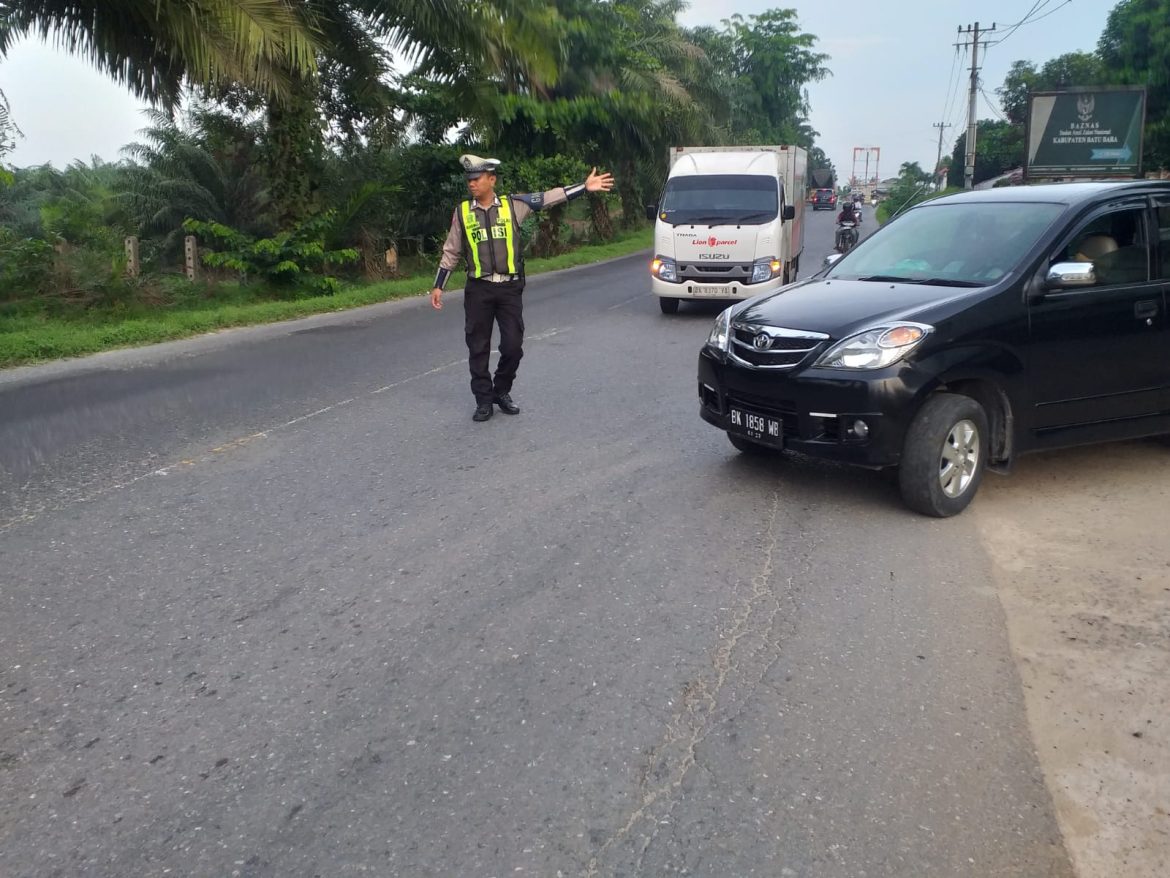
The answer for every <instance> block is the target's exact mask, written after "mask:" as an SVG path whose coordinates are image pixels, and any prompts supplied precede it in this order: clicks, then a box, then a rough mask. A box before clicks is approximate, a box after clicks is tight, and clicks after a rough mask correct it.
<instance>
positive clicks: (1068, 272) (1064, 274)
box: [1044, 262, 1097, 290]
mask: <svg viewBox="0 0 1170 878" xmlns="http://www.w3.org/2000/svg"><path fill="white" fill-rule="evenodd" d="M1096 284H1097V267H1096V266H1095V265H1093V263H1091V262H1057V263H1056V264H1055V265H1053V266H1052V267H1051V268H1049V269H1048V274H1046V275H1045V276H1044V289H1045V290H1076V289H1080V288H1082V287H1091V286H1095V285H1096Z"/></svg>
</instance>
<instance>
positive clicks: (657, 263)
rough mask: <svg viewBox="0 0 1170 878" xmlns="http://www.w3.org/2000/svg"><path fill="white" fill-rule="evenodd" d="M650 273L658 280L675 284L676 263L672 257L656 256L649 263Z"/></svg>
mask: <svg viewBox="0 0 1170 878" xmlns="http://www.w3.org/2000/svg"><path fill="white" fill-rule="evenodd" d="M650 273H651V274H652V275H654V276H655V277H656V278H658V279H659V280H664V281H666V282H667V283H672V284H676V283H678V282H679V280H678V265H677V263H675V261H674V260H673V259H663V258H661V257H659V258H656V259H655V260H654V261H653V262H651V263H650Z"/></svg>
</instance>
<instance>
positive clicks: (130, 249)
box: [126, 235, 142, 277]
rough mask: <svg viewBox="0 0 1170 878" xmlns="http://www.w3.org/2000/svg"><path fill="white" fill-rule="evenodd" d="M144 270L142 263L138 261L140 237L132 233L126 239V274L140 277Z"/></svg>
mask: <svg viewBox="0 0 1170 878" xmlns="http://www.w3.org/2000/svg"><path fill="white" fill-rule="evenodd" d="M141 271H142V263H140V262H139V261H138V237H137V236H136V235H130V236H129V237H128V238H127V239H126V276H127V277H138V275H139V274H140V273H141Z"/></svg>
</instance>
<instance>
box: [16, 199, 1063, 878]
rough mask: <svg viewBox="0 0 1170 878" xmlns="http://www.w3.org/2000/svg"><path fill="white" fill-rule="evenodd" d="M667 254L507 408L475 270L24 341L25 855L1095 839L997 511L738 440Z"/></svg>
mask: <svg viewBox="0 0 1170 878" xmlns="http://www.w3.org/2000/svg"><path fill="white" fill-rule="evenodd" d="M808 222H809V242H808V245H807V246H808V249H807V250H806V257H805V260H804V262H805V266H806V269H807V267H809V266H812V265H814V264H816V263H817V262H819V259H820V257H821V256H822V255H823V253H824V252H825V251H826V250H827V249H828V247H829V245H830V243H831V235H832V218H831V217H830V216H828V215H827V214H809V215H808ZM644 271H645V261H644V259H642V258H641V257H636V258H631V259H626V260H621V261H617V262H614V263H610V264H608V265H602V266H597V267H593V268H588V269H578V270H574V271H571V272H568V273H564V274H559V275H555V276H549V277H543V278H533V279H532V281H531V282H530V285H529V288H528V290H527V291H526V292H525V296H526V298H527V303H526V304H527V307H526V312H525V318H526V322H527V324H528V332H529V335H530V340H529V342H528V343H527V345H526V350H525V359H524V363H523V365H522V367H521V370H520V378H519V381H518V382H517V385H516V388H515V392H514V395H515V397H516V400H517V402H518V403H519V404H520V405H521V407H522V408H523V413H522V414H521V415H520V416H519V417H515V418H508V417H505V416H502V415H499V414H497V415H496V416H495V417H494V418H493V419H492V420H491V421H490V422H488V423H486V424H482V425H481V424H473V423H472V421H471V419H470V416H471V412H472V408H473V406H472V400H471V396H470V393H469V391H468V388H467V374H466V367H465V360H464V356H463V349H462V345H463V338H462V316H461V314H460V313H459V312H460V308H459V300H458V297H457V296H451V297H449V306H448V307H447V308H445V309H444V310H443V311H442V312H440V313H437V314H436V313H434V312H432V311H431V310H430V309H429V307H427V306H426V304H425V302H423V301H422V300H421V299H420V300H416V301H409V302H400V303H392V304H389V305H385V306H376V307H374V308H370V309H364V310H362V311H360V312H355V313H352V314H343V315H328V316H325V317H321V318H313V319H310V320H308V321H301V322H298V323H295V324H287V325H283V326H277V327H268V328H264V329H257V330H243V331H237V332H229V333H222V334H218V335H215V336H211V337H208V338H205V339H200V340H195V341H190V342H180V343H175V344H172V345H165V346H160V347H158V348H155V349H151V350H144V351H133V352H121V353H116V354H109V355H104V356H101V357H98V358H94V359H89V360H85V361H80V362H78V363H74V364H61V365H56V366H50V367H44V368H40V369H26V370H17V371H14V372H11V373H7V374H5V375H2V376H0V558H2V559H3V565H2V568H0V571H2V572H0V780H2V783H0V874H3V875H5V876H46V875H62V876H65V875H68V876H73V875H86V876H91V875H92V876H107V875H108V876H123V875H131V874H133V875H155V874H163V873H166V872H168V871H169V873H170V874H180V875H225V876H226V875H239V876H286V875H347V874H353V873H358V872H364V873H368V874H377V875H408V876H429V875H434V876H446V875H466V876H504V875H540V876H554V875H565V876H579V875H595V876H619V875H624V876H633V875H670V874H683V875H696V876H707V875H709V876H727V875H736V876H750V875H760V876H788V875H795V876H817V878H821V876H867V878H876V876H912V875H924V876H926V875H930V876H941V875H947V876H951V875H958V876H966V875H969V876H980V878H982V876H992V875H995V876H1009V875H1010V876H1015V875H1019V876H1050V878H1056V876H1065V875H1069V874H1071V871H1070V868H1069V864H1068V860H1067V857H1066V855H1065V852H1064V848H1063V845H1062V843H1061V838H1060V833H1059V831H1058V829H1057V826H1056V823H1055V821H1054V818H1053V813H1052V803H1051V800H1050V796H1049V793H1048V790H1047V789H1046V788H1045V786H1044V782H1043V777H1042V775H1041V773H1040V770H1039V767H1038V764H1037V760H1036V756H1035V753H1034V748H1033V744H1032V740H1031V737H1030V735H1029V732H1028V726H1027V722H1026V719H1025V711H1024V702H1023V697H1022V694H1021V687H1020V679H1019V676H1018V674H1017V671H1016V667H1015V665H1014V663H1013V660H1012V655H1011V651H1010V649H1009V645H1008V641H1007V634H1006V629H1005V624H1004V618H1003V614H1002V610H1001V608H1000V604H999V601H998V598H997V595H996V592H995V589H994V587H993V586H992V585H991V583H992V568H991V562H990V560H989V559H988V558H987V557H986V555H985V553H984V552H983V550H982V548H981V545H980V541H979V536H978V531H977V528H976V523H975V520H974V518H972V517H966V516H964V517H961V518H959V519H953V520H949V521H930V520H926V519H923V518H920V517H917V516H913V515H911V514H909V513H907V512H905V511H904V510H903V509H902V507H901V504H900V502H899V500H898V498H897V490H896V486H895V485H894V484H893V483H892V482H891V481H890V480H889V479H888V477H886V476H883V475H882V474H875V473H868V472H860V471H853V470H848V469H844V468H840V467H835V466H831V465H827V464H821V463H815V462H812V461H808V460H803V459H800V458H795V457H790V458H785V459H783V460H780V461H768V460H756V459H748V458H746V457H743V456H741V455H738V454H737V453H736V452H734V451H733V449H732V448H731V447H730V446H729V445H728V443H727V441H726V439H725V437H723V436H722V435H720V434H719V433H717V432H716V431H714V430H713V429H711V428H710V427H708V426H707V425H706V424H704V423H703V422H702V421H700V419H699V417H698V414H697V410H696V408H697V402H696V399H695V388H694V373H695V360H696V355H697V352H698V348H699V345H700V344H701V343H702V340H703V339H704V338H705V336H706V334H707V331H708V329H709V327H710V323H711V320H712V319H713V317H714V316H715V313H716V312H717V308H713V307H684V309H683V312H682V313H680V314H679V315H677V316H676V317H672V318H667V317H663V316H662V315H661V314H659V313H658V308H657V305H656V303H655V302H654V301H653V299H652V298H651V297H650V296H649V295H646V294H645V291H646V286H647V284H646V280H645V276H644ZM977 502H978V501H977Z"/></svg>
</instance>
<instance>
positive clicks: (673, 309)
mask: <svg viewBox="0 0 1170 878" xmlns="http://www.w3.org/2000/svg"><path fill="white" fill-rule="evenodd" d="M658 307H659V308H661V309H662V313H663V314H677V313H678V299H677V298H675V297H674V296H659V297H658Z"/></svg>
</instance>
